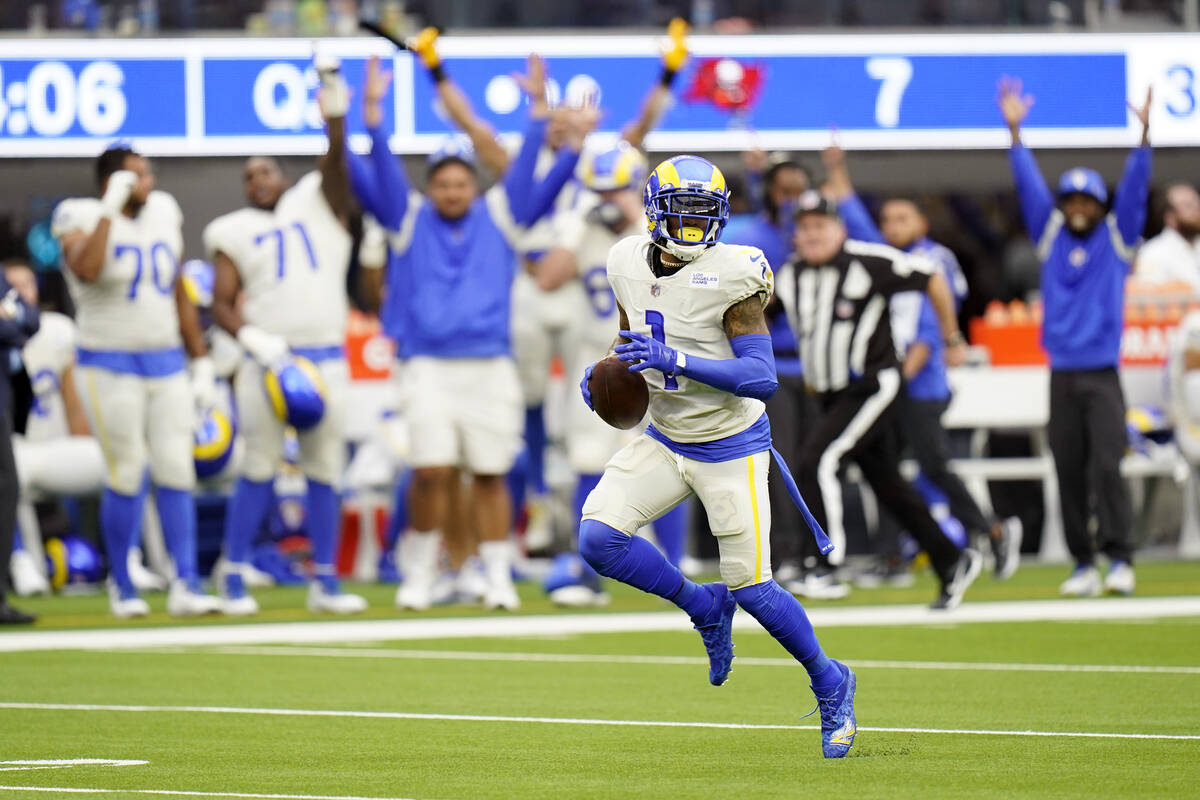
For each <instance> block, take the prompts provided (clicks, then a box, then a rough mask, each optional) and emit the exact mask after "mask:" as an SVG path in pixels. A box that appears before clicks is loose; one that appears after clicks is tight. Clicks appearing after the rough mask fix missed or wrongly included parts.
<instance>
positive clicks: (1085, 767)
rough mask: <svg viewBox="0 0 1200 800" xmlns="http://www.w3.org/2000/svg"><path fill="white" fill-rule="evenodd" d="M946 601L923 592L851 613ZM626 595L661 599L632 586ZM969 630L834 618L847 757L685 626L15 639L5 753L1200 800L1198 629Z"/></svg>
mask: <svg viewBox="0 0 1200 800" xmlns="http://www.w3.org/2000/svg"><path fill="white" fill-rule="evenodd" d="M1060 578H1061V570H1057V569H1026V570H1023V571H1022V572H1021V573H1020V574H1018V576H1017V578H1016V579H1015V580H1014V581H1013V582H1011V583H1008V584H993V583H991V582H990V581H988V580H987V579H986V578H985V579H982V580H981V582H980V584H979V589H978V591H975V592H972V594H971V595H970V596H969V599H970V600H972V601H975V602H984V601H986V600H989V599H992V600H1000V599H1004V600H1017V599H1037V598H1050V597H1052V596H1053V594H1054V586H1055V585H1056V583H1057V580H1059V579H1060ZM1139 580H1140V586H1139V593H1140V594H1143V595H1156V594H1157V595H1169V596H1175V595H1183V594H1197V593H1200V565H1198V564H1161V565H1144V566H1143V567H1141V568H1140V571H1139ZM370 594H371V599H372V600H373V601H376V602H378V603H379V604H380V606H381V607H379V608H377V609H375V610H374V611H373V614H374V615H375V616H378V617H401V616H407V617H412V616H414V615H401V614H400V613H399V612H394V611H391V610H389V609H388V608H386V607H383V606H382V604H383V603H386V602H387V601H388V600H389V598H390V592H389V591H388V590H386V589H382V588H380V589H371V590H370ZM258 596H259V599H260V600H261V601H263V605H264V608H265V609H266V611H265V613H264V614H263V615H262V617H261V618H260V619H262V620H266V621H285V620H291V619H309V617H308V615H306V614H304V613H303V612H300V613H295V612H293V611H289V610H288V609H287V606H289V605H293V606H294V605H297V604H298V603H302V593H301V592H299V591H297V590H273V591H270V592H260V593H258ZM931 596H932V587H931V584H925V583H923V584H921V585H919V586H918V587H917V588H915V589H913V590H905V591H900V592H896V591H882V590H881V591H873V592H865V591H863V592H856V593H855V594H854V595H853V597H852V601H853V603H854V604H856V605H858V604H873V603H877V602H883V601H885V600H886V601H889V602H891V601H896V602H918V601H927V600H928V599H929V598H930V597H931ZM527 599H528V602H527V603H526V610H528V611H530V612H539V611H540V612H545V611H546V610H547V607H546V606H544V605H542V603H541V601H540V600H537V599H536V592H532V591H530V592H529V593H528V594H527ZM151 604H152V606H155V607H156V608H161V605H162V601H161V599H157V600H155V599H152V601H151ZM26 605H28V606H30V607H36V610H38V611H39V612H40V613H42V614H43V622H42V623H41V626H40V627H43V628H46V629H48V630H52V629H55V628H58V629H63V628H87V627H94V626H98V625H108V624H112V623H111V622H110V621H108V620H106V618H105V617H104V615H103V614H104V602H103V599H102V598H98V597H93V598H46V599H42V600H38V601H37V602H35V603H27V604H26ZM612 608H613V609H614V610H620V611H636V610H646V611H661V610H662V609H663V606H662V605H661V604H659V603H658V602H657V601H655V600H653V599H648V598H643V597H639V596H637V595H635V594H632V593H626V592H617V593H615V596H614V603H613V606H612ZM438 613H441V614H463V613H472V612H471V611H470V610H469V609H467V610H454V611H442V612H438ZM474 613H478V612H474ZM953 619H954V618H953V616H950V617H948V618H947V621H946V622H945V623H941V624H930V625H916V626H913V625H909V626H903V627H832V628H828V629H826V630H825V631H823V632H822V635H821V638H822V643H823V644H824V646H825V648H826V650H827V651H828V652H829V653H830V654H831V655H834V656H835V657H838V658H841V659H844V660H846V661H848V662H849V663H851V665H853V666H855V669H856V671H857V672H858V674H859V694H858V703H857V710H858V723H859V726H860V732H859V735H858V739H857V741H856V743H855V746H854V749H853V750H852V751H851V757H849V758H847V759H845V760H844V761H840V762H839V761H824V760H823V759H822V758H821V757H820V746H819V738H818V733H817V731H816V729H815V726H816V716H815V715H814V716H813V717H809V718H808V719H803V720H802V719H801V715H803V714H804V713H805V712H807V711H809V710H810V709H811V708H812V706H813V703H812V699H811V693H810V692H809V690H808V687H807V681H806V676H805V674H804V671H803V669H801V668H800V667H799V666H798V665H795V664H791V663H789V662H788V660H787V658H786V654H785V653H784V652H783V651H782V649H780V648H779V647H778V645H776V644H775V643H774V641H772V640H771V639H770V638H769V637H768V636H766V635H765V634H764V633H761V632H750V631H737V632H736V634H735V641H736V642H737V644H738V649H737V653H738V656H739V657H740V659H741V660H740V661H735V662H734V672H733V675H732V677H731V679H730V682H729V683H728V684H727V685H725V686H722V687H719V688H714V687H712V686H709V685H708V683H707V680H706V667H705V665H704V659H703V658H702V655H703V651H702V649H701V647H700V644H699V639H698V637H697V636H696V635H695V634H693V633H685V632H675V631H668V632H656V633H618V634H576V635H568V636H555V637H534V636H522V637H511V638H494V637H488V638H472V639H428V640H419V641H418V640H409V641H403V642H370V643H361V644H356V643H343V644H337V645H321V646H311V647H310V646H287V645H266V646H254V645H242V646H224V647H181V648H175V649H172V650H170V651H112V652H85V651H35V652H5V653H0V665H2V666H0V675H3V682H2V683H0V762H12V761H22V760H38V759H85V758H101V759H126V760H134V761H145V762H148V763H146V764H141V765H131V766H86V765H85V766H65V767H61V768H52V769H51V768H41V769H31V768H30V767H31V766H36V765H28V764H26V765H21V764H16V765H13V764H7V765H6V764H0V786H3V787H27V788H23V789H12V788H0V800H7V798H25V797H28V798H45V797H48V796H51V797H53V796H67V797H86V796H106V797H116V796H131V797H146V796H162V797H168V796H172V795H173V796H223V797H300V798H316V797H338V798H346V797H366V798H422V799H425V798H446V799H447V800H451V799H457V798H476V797H484V798H509V797H555V798H558V797H564V798H576V797H579V798H583V797H596V798H610V797H655V798H674V797H697V798H708V797H714V798H720V797H731V798H733V797H743V796H744V797H797V796H805V797H818V796H822V795H823V794H827V795H828V796H834V797H850V798H874V797H879V798H884V797H887V798H909V797H930V798H932V797H1004V798H1015V797H1028V798H1055V797H1089V798H1094V797H1139V798H1140V797H1161V798H1185V797H1200V617H1182V618H1173V619H1162V620H1159V619H1136V620H1124V621H1121V622H1112V621H1090V622H1021V623H1005V622H993V623H974V624H961V623H955V622H954V621H953ZM218 622H219V620H218ZM167 623H168V620H167V618H166V617H165V616H164V615H161V614H157V615H155V616H154V617H152V618H151V620H150V621H149V623H146V624H150V625H155V624H157V625H164V624H167ZM204 624H212V623H211V622H206V623H204ZM330 624H334V625H336V624H338V623H336V622H332V623H330ZM3 635H5V634H0V637H2V636H3ZM1021 665H1025V666H1024V668H1022V667H1021ZM1031 665H1032V666H1031ZM1133 667H1153V668H1155V669H1153V670H1137V669H1132V668H1133ZM19 704H28V705H36V706H37V707H25V708H20V707H15V706H17V705H19ZM88 706H90V707H88ZM118 706H120V707H123V708H114V707H118ZM321 712H323V713H321ZM680 722H683V723H690V724H689V725H672V724H670V723H680ZM897 729H903V730H897ZM985 732H990V733H985ZM1072 734H1109V735H1110V736H1095V735H1092V736H1079V735H1072ZM1113 734H1117V735H1122V736H1119V737H1118V736H1111V735H1113ZM1142 736H1158V737H1170V736H1177V737H1192V738H1178V739H1171V738H1140V737H1142ZM42 766H49V765H42ZM34 787H43V788H46V787H49V788H51V789H55V788H61V789H74V790H78V789H91V790H102V789H104V790H112V791H109V792H108V793H106V794H99V793H95V794H66V793H65V792H64V791H49V792H45V791H34ZM136 790H142V791H140V792H139V791H136ZM145 790H150V791H145Z"/></svg>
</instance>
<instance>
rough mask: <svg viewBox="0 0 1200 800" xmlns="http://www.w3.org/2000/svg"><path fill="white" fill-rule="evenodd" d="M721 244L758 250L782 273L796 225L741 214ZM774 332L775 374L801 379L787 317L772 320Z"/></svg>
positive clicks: (722, 236)
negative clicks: (737, 245)
mask: <svg viewBox="0 0 1200 800" xmlns="http://www.w3.org/2000/svg"><path fill="white" fill-rule="evenodd" d="M721 240H722V241H724V242H731V243H733V244H745V245H750V246H751V247H757V248H758V249H759V250H762V251H763V255H764V256H766V257H767V263H768V264H770V265H771V268H772V269H774V270H778V269H779V268H780V267H782V266H783V265H784V264H785V263H786V262H787V260H788V256H789V255H790V254H791V252H792V225H791V223H790V221H789V222H788V223H786V224H783V225H776V224H775V223H773V222H771V219H770V217H768V216H767V213H766V212H765V211H764V212H762V213H759V214H754V215H753V216H751V215H749V214H738V215H737V216H733V217H730V218H729V223H728V224H727V225H726V226H725V231H724V232H723V233H722V234H721ZM768 322H769V324H770V331H771V350H772V351H774V354H775V371H776V372H777V373H778V374H780V375H793V376H800V375H802V374H804V373H803V370H802V369H801V367H800V355H799V353H798V352H797V345H796V334H795V333H793V332H792V326H791V325H789V324H788V320H787V315H786V314H779V315H778V316H776V317H775V318H774V319H773V320H768Z"/></svg>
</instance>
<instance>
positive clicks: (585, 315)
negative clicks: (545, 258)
mask: <svg viewBox="0 0 1200 800" xmlns="http://www.w3.org/2000/svg"><path fill="white" fill-rule="evenodd" d="M600 202H601V200H600V198H599V196H597V195H596V194H594V193H593V192H585V193H583V194H582V195H580V197H579V202H578V203H577V204H576V206H575V207H574V208H571V209H569V210H568V211H564V212H560V213H558V214H556V215H555V216H554V241H555V242H556V246H558V247H563V248H566V249H568V250H570V251H571V252H572V253H573V254H574V256H575V262H576V264H577V266H578V267H579V277H578V278H576V280H577V281H578V282H579V285H580V286H581V287H582V288H583V292H582V297H583V299H582V302H581V305H582V308H579V309H577V311H576V312H575V313H574V315H573V317H574V318H573V320H572V327H573V328H575V330H576V331H577V332H578V333H577V335H578V336H579V337H580V339H581V340H583V341H585V342H587V343H589V344H592V343H599V344H600V345H601V346H602V347H607V345H608V344H610V343H611V342H612V340H613V338H614V336H615V332H616V331H617V330H618V325H617V322H618V314H617V300H616V297H615V296H614V295H613V291H612V287H611V286H610V285H609V283H608V254H609V251H611V250H612V248H613V246H614V245H615V244H616V243H617V242H619V241H621V240H622V239H624V238H625V237H627V236H632V235H635V234H637V233H638V232H640V231H644V230H646V218H645V217H639V218H638V219H637V220H636V221H634V222H633V224H631V225H628V226H626V227H625V229H624V230H622V231H619V232H617V233H613V232H612V229H611V228H609V227H608V226H607V225H603V224H601V223H599V222H596V221H594V220H591V219H590V218H589V215H590V214H591V212H592V211H593V210H594V209H595V208H596V207H597V206H598V205H599V204H600Z"/></svg>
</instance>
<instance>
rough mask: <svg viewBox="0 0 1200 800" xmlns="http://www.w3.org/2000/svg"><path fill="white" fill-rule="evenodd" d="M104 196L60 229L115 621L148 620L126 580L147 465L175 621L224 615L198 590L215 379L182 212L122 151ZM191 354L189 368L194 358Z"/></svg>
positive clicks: (80, 207) (103, 158)
mask: <svg viewBox="0 0 1200 800" xmlns="http://www.w3.org/2000/svg"><path fill="white" fill-rule="evenodd" d="M96 179H97V182H98V183H99V186H100V195H101V196H100V197H99V198H91V197H79V198H72V199H68V200H64V201H63V202H62V203H60V204H59V205H58V207H57V208H56V209H55V210H54V218H53V222H52V232H53V234H54V236H55V237H56V238H57V239H58V241H59V244H60V245H61V247H62V254H63V262H64V263H65V265H66V267H67V269H66V278H67V283H68V285H69V287H70V289H71V295H72V297H73V298H74V299H75V304H76V306H77V309H78V317H77V322H78V325H79V348H78V351H77V353H76V362H75V363H76V367H75V370H74V372H75V382H76V385H77V388H78V390H79V394H80V397H81V399H82V400H83V404H84V407H85V410H86V412H87V417H88V423H89V426H90V427H91V429H92V431H93V433H94V434H95V435H96V438H98V439H99V440H100V447H101V450H103V452H104V460H105V462H106V465H107V468H108V475H107V481H106V488H105V491H104V494H103V496H102V499H101V503H100V528H101V532H102V535H103V538H104V545H105V549H106V550H107V551H108V555H109V562H110V564H111V574H110V580H109V608H110V609H111V611H112V613H113V615H114V616H117V617H121V618H125V617H138V616H145V615H146V614H148V613H149V612H150V608H149V606H148V605H147V604H146V602H145V601H144V600H142V599H141V598H140V597H139V596H138V593H137V589H136V588H135V587H134V585H133V583H132V581H131V580H130V577H129V570H128V567H127V563H126V553H127V552H128V550H129V546H130V543H131V542H132V541H134V538H135V536H136V533H137V531H138V526H139V525H140V524H141V519H142V505H143V500H144V495H143V492H142V479H143V475H144V474H145V470H146V464H147V461H148V462H149V466H150V477H151V479H152V480H153V482H154V485H155V487H156V494H155V500H156V504H157V507H158V514H159V517H160V519H161V520H162V528H163V536H164V538H165V539H166V545H167V550H168V552H169V553H170V555H171V558H172V559H173V560H174V563H175V572H176V578H175V580H174V581H172V584H171V587H170V590H169V592H168V595H167V612H168V613H169V614H172V615H174V616H190V615H195V614H206V613H211V612H215V611H218V610H220V603H219V601H218V600H217V598H215V597H211V596H208V595H205V594H203V593H202V592H201V591H200V583H199V576H198V575H197V572H196V507H195V500H194V498H193V496H192V490H193V489H194V488H195V485H196V473H195V468H194V465H193V463H192V430H193V419H194V412H195V409H196V408H206V407H208V406H209V405H210V404H211V403H212V398H213V396H214V394H215V392H216V381H215V378H214V370H213V365H212V360H211V359H210V358H209V357H208V351H207V348H206V346H205V344H204V336H203V333H202V332H201V330H200V323H199V320H198V319H197V316H196V309H195V307H194V306H193V305H192V304H191V302H190V301H189V300H188V298H187V296H186V294H185V292H184V289H183V285H182V283H181V281H180V280H179V263H180V254H181V252H182V250H183V233H182V230H181V226H182V222H183V215H182V214H181V213H180V211H179V205H178V204H177V203H176V202H175V199H174V198H173V197H171V195H169V194H167V193H166V192H162V191H157V190H155V188H154V186H155V182H154V173H153V171H151V168H150V162H149V161H147V160H146V159H145V158H143V157H142V156H140V155H138V154H137V153H136V152H134V151H133V150H131V149H129V148H128V147H126V146H123V145H114V146H113V147H110V148H109V149H107V150H105V151H104V152H103V153H101V154H100V157H99V158H98V159H97V160H96ZM185 350H186V354H187V356H190V357H191V363H190V371H191V375H190V378H191V379H190V381H189V374H188V370H189V364H188V360H187V358H186V357H185Z"/></svg>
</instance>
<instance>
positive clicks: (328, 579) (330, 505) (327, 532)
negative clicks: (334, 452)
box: [308, 478, 340, 594]
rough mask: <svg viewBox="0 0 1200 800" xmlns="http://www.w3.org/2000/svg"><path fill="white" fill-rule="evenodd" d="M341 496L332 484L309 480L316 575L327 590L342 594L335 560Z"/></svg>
mask: <svg viewBox="0 0 1200 800" xmlns="http://www.w3.org/2000/svg"><path fill="white" fill-rule="evenodd" d="M338 505H339V504H338V496H337V493H336V492H334V491H333V487H332V486H330V485H329V484H328V483H321V482H320V481H314V480H313V479H312V478H309V479H308V538H309V541H311V542H312V551H313V572H314V573H315V574H316V577H317V580H319V581H320V582H321V583H322V584H323V585H324V586H325V591H326V592H329V593H330V594H337V592H338V591H339V588H338V580H337V568H336V567H335V566H334V563H333V561H334V558H335V557H336V555H337V545H338V533H339V532H340V531H339V525H338Z"/></svg>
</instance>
